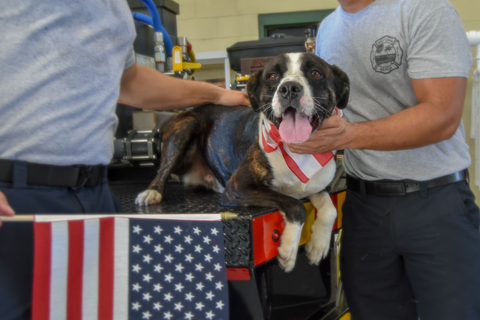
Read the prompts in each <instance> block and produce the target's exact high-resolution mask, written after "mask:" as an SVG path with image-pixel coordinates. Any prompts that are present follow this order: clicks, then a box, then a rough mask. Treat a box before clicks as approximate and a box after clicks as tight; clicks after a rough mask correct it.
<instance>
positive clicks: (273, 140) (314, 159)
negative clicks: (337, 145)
mask: <svg viewBox="0 0 480 320" xmlns="http://www.w3.org/2000/svg"><path fill="white" fill-rule="evenodd" d="M333 114H336V115H338V116H340V117H343V113H342V110H340V109H338V108H337V107H335V109H334V111H333ZM262 141H263V149H264V150H265V152H266V153H271V152H278V153H279V154H281V155H282V157H283V159H284V160H285V163H286V164H287V166H288V168H289V169H290V170H291V171H292V172H293V173H294V174H295V176H297V178H298V179H299V180H300V181H302V182H303V183H307V182H308V180H310V179H311V178H312V177H313V176H314V175H315V174H316V173H317V172H318V171H320V170H321V169H322V168H323V167H324V166H325V165H326V164H327V163H328V162H329V161H330V160H332V158H333V157H334V156H335V153H336V152H337V151H336V150H333V151H329V152H326V153H316V154H298V153H293V152H291V151H290V150H289V149H288V147H287V146H286V145H285V144H284V143H283V142H282V139H281V138H280V133H279V132H278V129H277V127H275V125H274V124H273V123H272V122H270V121H269V120H268V119H266V118H264V119H263V123H262Z"/></svg>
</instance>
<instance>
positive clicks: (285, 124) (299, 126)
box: [279, 109, 312, 143]
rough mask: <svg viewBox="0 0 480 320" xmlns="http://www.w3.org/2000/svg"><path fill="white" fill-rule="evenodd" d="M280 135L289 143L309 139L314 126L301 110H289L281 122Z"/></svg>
mask: <svg viewBox="0 0 480 320" xmlns="http://www.w3.org/2000/svg"><path fill="white" fill-rule="evenodd" d="M279 132H280V137H281V138H282V140H283V141H285V142H287V143H292V142H304V141H307V140H308V138H309V137H310V133H312V126H311V125H310V122H309V121H308V118H307V117H302V116H301V115H300V112H296V111H295V110H292V109H290V110H288V111H287V112H285V115H284V117H283V120H282V122H281V123H280V130H279Z"/></svg>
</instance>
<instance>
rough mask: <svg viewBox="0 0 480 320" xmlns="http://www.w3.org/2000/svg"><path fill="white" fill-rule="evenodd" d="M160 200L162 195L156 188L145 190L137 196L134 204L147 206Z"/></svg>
mask: <svg viewBox="0 0 480 320" xmlns="http://www.w3.org/2000/svg"><path fill="white" fill-rule="evenodd" d="M160 201H162V195H161V194H160V192H158V191H156V190H145V191H143V192H142V193H140V194H139V195H138V196H137V199H135V204H136V205H138V206H149V205H152V204H157V203H159V202H160Z"/></svg>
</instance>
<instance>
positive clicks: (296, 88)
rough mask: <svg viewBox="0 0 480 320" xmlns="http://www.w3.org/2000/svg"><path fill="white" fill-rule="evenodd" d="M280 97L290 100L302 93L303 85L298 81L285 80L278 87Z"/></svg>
mask: <svg viewBox="0 0 480 320" xmlns="http://www.w3.org/2000/svg"><path fill="white" fill-rule="evenodd" d="M278 91H279V92H280V94H281V95H282V97H284V98H285V99H289V100H292V99H294V98H296V97H297V96H301V95H302V93H303V87H302V85H300V84H299V83H298V82H294V81H287V82H285V83H284V84H282V85H281V86H280V88H279V89H278Z"/></svg>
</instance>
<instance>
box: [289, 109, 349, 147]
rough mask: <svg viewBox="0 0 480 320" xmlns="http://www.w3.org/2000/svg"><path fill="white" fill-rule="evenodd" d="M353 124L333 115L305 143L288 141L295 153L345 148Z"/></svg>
mask: <svg viewBox="0 0 480 320" xmlns="http://www.w3.org/2000/svg"><path fill="white" fill-rule="evenodd" d="M352 128H353V125H352V124H351V123H348V122H346V121H345V120H344V119H343V118H341V117H339V116H337V115H333V116H331V117H329V118H327V119H325V120H324V121H323V123H322V124H321V125H320V127H319V128H318V129H317V130H315V132H313V133H312V134H311V135H310V138H308V140H307V141H305V142H303V143H288V144H287V146H288V149H290V151H292V152H294V153H305V154H314V153H325V152H328V151H332V150H340V149H345V147H346V146H347V145H348V142H349V141H350V138H349V137H350V136H351V131H352Z"/></svg>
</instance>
